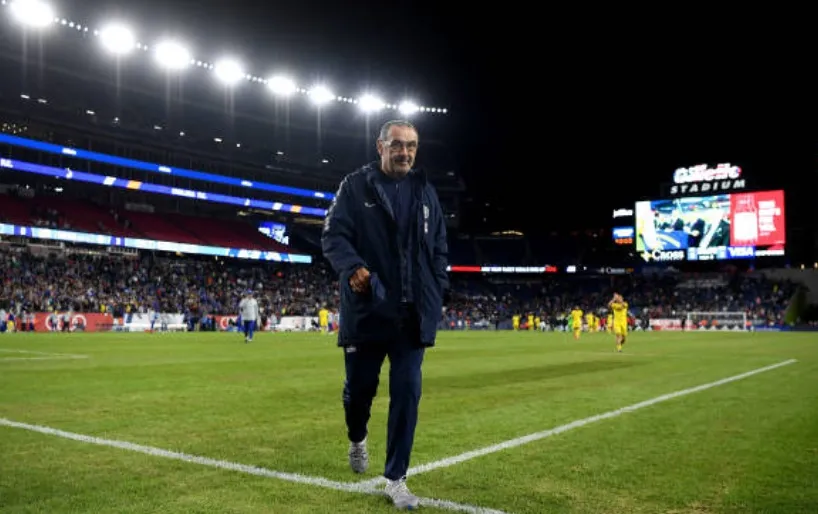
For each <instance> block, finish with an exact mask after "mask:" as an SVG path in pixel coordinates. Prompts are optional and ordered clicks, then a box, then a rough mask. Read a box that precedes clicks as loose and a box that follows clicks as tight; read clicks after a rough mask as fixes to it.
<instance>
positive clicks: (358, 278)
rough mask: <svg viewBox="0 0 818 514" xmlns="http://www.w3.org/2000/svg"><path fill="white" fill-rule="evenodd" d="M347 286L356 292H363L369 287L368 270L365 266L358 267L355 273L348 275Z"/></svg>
mask: <svg viewBox="0 0 818 514" xmlns="http://www.w3.org/2000/svg"><path fill="white" fill-rule="evenodd" d="M349 286H350V287H351V288H352V290H353V291H354V292H356V293H363V292H366V291H367V290H368V289H369V270H368V269H366V268H358V269H357V270H355V273H353V274H352V276H351V277H349Z"/></svg>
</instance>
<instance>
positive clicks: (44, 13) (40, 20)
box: [11, 0, 55, 29]
mask: <svg viewBox="0 0 818 514" xmlns="http://www.w3.org/2000/svg"><path fill="white" fill-rule="evenodd" d="M11 15H12V16H13V17H14V19H15V20H17V21H18V22H19V23H22V24H23V25H25V26H28V27H33V28H38V29H40V28H44V27H47V26H49V25H51V24H52V23H54V16H55V15H54V9H53V8H52V7H51V6H50V5H48V4H47V3H45V2H42V1H40V0H14V2H12V4H11Z"/></svg>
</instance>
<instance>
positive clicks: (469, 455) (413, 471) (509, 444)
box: [358, 359, 798, 487]
mask: <svg viewBox="0 0 818 514" xmlns="http://www.w3.org/2000/svg"><path fill="white" fill-rule="evenodd" d="M796 362H798V361H797V360H795V359H790V360H786V361H783V362H779V363H778V364H773V365H771V366H765V367H763V368H758V369H754V370H752V371H748V372H746V373H742V374H740V375H734V376H732V377H728V378H723V379H721V380H716V381H715V382H710V383H709V384H703V385H700V386H696V387H691V388H689V389H682V390H681V391H676V392H675V393H668V394H663V395H662V396H657V397H656V398H652V399H650V400H645V401H643V402H639V403H634V404H633V405H628V406H627V407H622V408H621V409H616V410H612V411H608V412H605V413H603V414H597V415H595V416H590V417H588V418H584V419H579V420H577V421H572V422H571V423H568V424H565V425H560V426H558V427H555V428H551V429H549V430H544V431H542V432H537V433H534V434H529V435H526V436H523V437H518V438H516V439H510V440H508V441H504V442H502V443H498V444H494V445H492V446H487V447H485V448H480V449H478V450H472V451H470V452H466V453H461V454H460V455H455V456H454V457H447V458H445V459H441V460H437V461H434V462H429V463H428V464H422V465H420V466H416V467H414V468H410V469H409V471H408V473H407V475H418V474H420V473H427V472H429V471H432V470H435V469H439V468H447V467H449V466H454V465H455V464H459V463H461V462H465V461H467V460H471V459H476V458H477V457H482V456H483V455H488V454H490V453H496V452H499V451H503V450H508V449H509V448H515V447H517V446H522V445H524V444H528V443H531V442H534V441H539V440H540V439H545V438H546V437H551V436H552V435H557V434H561V433H563V432H567V431H569V430H573V429H574V428H579V427H583V426H585V425H590V424H591V423H595V422H597V421H602V420H603V419H610V418H615V417H618V416H621V415H622V414H625V413H628V412H633V411H635V410H639V409H643V408H645V407H650V406H651V405H656V404H657V403H662V402H665V401H667V400H672V399H673V398H678V397H680V396H685V395H688V394H693V393H698V392H699V391H704V390H706V389H710V388H713V387H717V386H720V385H724V384H728V383H730V382H735V381H736V380H741V379H744V378H747V377H751V376H753V375H757V374H758V373H764V372H765V371H770V370H773V369H776V368H780V367H782V366H787V365H789V364H794V363H796ZM382 483H384V479H383V477H379V478H373V479H371V480H363V481H361V482H358V485H361V486H365V487H375V486H377V485H379V484H382Z"/></svg>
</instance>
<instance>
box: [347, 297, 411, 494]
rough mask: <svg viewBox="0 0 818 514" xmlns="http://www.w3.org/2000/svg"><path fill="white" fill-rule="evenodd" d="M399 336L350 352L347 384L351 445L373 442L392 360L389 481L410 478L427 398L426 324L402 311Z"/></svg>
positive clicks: (388, 434)
mask: <svg viewBox="0 0 818 514" xmlns="http://www.w3.org/2000/svg"><path fill="white" fill-rule="evenodd" d="M399 325H400V326H399V328H400V330H399V335H398V337H396V338H395V339H394V340H393V341H384V342H383V343H380V344H379V343H369V344H366V345H361V346H348V347H346V348H344V349H343V350H344V361H345V367H346V381H345V382H344V395H343V398H344V411H345V414H346V423H347V435H348V437H349V440H350V441H353V442H360V441H362V440H363V439H364V438H365V437H366V436H367V433H368V431H367V423H368V422H369V418H370V412H371V409H372V400H373V399H374V398H375V394H376V393H377V391H378V383H379V377H380V373H381V367H382V365H383V361H384V359H386V357H387V356H388V357H389V421H388V423H387V432H386V434H387V435H386V466H385V468H384V476H385V477H386V478H388V479H389V480H398V479H400V478H403V477H405V476H406V471H407V470H408V469H409V459H410V457H411V454H412V446H413V444H414V440H415V427H416V426H417V422H418V405H419V404H420V396H421V365H422V364H423V356H424V353H425V348H424V347H423V346H421V345H420V322H419V319H418V317H417V314H416V312H415V310H414V309H413V308H411V307H409V306H405V307H404V308H403V309H402V313H401V319H400V321H399Z"/></svg>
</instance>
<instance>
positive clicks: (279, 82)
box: [267, 75, 297, 96]
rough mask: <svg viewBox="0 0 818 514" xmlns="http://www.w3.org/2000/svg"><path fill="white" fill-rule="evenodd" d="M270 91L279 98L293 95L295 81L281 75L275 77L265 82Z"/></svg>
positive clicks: (295, 87)
mask: <svg viewBox="0 0 818 514" xmlns="http://www.w3.org/2000/svg"><path fill="white" fill-rule="evenodd" d="M267 87H269V88H270V91H272V92H273V93H275V94H277V95H281V96H290V95H292V94H293V93H295V91H296V89H297V86H296V85H295V81H294V80H292V79H291V78H289V77H285V76H283V75H276V76H275V77H272V78H270V79H269V80H268V81H267Z"/></svg>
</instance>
